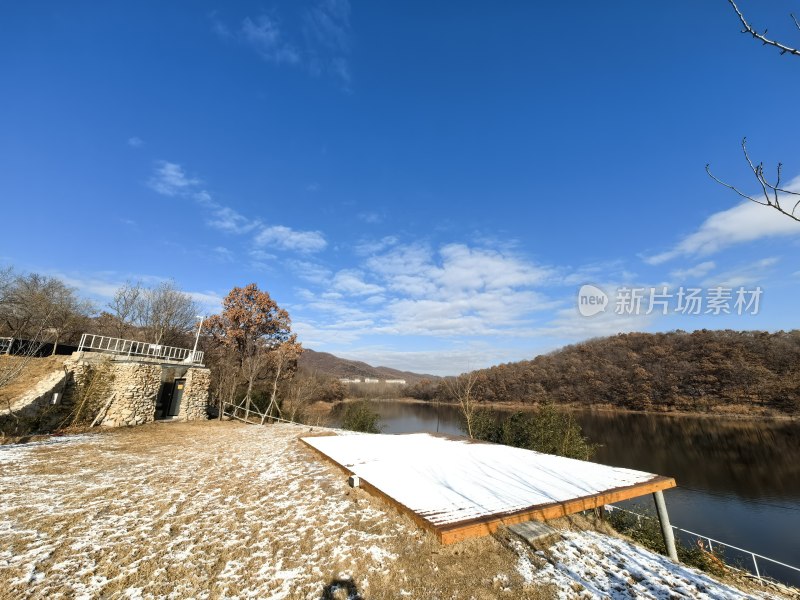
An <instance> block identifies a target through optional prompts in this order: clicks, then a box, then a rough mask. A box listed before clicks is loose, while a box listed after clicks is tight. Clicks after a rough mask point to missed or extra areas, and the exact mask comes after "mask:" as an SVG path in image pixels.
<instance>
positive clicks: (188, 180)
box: [147, 160, 202, 196]
mask: <svg viewBox="0 0 800 600" xmlns="http://www.w3.org/2000/svg"><path fill="white" fill-rule="evenodd" d="M147 183H148V185H149V186H150V187H151V188H152V189H153V190H155V191H156V192H158V193H159V194H162V195H164V196H178V195H182V194H186V193H189V192H191V191H193V190H195V189H196V187H197V186H199V185H200V184H201V183H202V182H201V181H200V180H199V179H195V178H193V177H189V176H188V175H186V173H185V171H184V170H183V167H181V166H180V165H179V164H177V163H172V162H168V161H166V160H161V161H158V163H157V166H156V172H155V173H154V174H153V176H152V177H151V178H150V180H149V181H148V182H147Z"/></svg>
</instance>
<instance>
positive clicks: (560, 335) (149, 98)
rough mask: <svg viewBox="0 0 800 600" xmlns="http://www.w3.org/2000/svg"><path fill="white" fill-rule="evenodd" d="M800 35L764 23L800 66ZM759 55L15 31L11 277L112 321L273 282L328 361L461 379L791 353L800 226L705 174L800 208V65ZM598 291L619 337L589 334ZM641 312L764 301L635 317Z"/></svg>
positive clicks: (750, 7)
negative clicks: (614, 347) (682, 290)
mask: <svg viewBox="0 0 800 600" xmlns="http://www.w3.org/2000/svg"><path fill="white" fill-rule="evenodd" d="M536 4H541V3H536ZM792 5H793V3H792V2H790V1H782V0H775V1H770V2H766V3H756V2H754V1H752V0H751V1H749V2H747V3H744V2H743V3H742V4H741V8H742V9H743V10H744V11H745V13H746V14H747V16H748V17H750V19H751V21H753V22H755V24H756V25H757V26H758V27H759V28H760V29H763V28H767V27H768V28H769V32H770V35H774V36H775V37H781V38H784V39H787V40H789V41H792V40H793V41H795V42H796V45H800V32H797V31H796V30H795V31H793V30H792V28H793V25H792V23H791V20H790V18H789V13H790V12H791V11H792V10H794V9H796V7H794V8H793V6H792ZM739 29H740V26H739V24H738V21H737V19H736V16H735V14H734V13H733V12H732V11H731V9H730V7H729V5H728V4H727V2H726V1H725V0H706V1H705V2H696V1H695V2H690V1H688V0H684V1H678V2H671V3H643V2H618V3H596V2H577V3H570V4H564V3H550V5H548V6H537V5H535V4H534V3H527V2H509V3H502V4H498V3H490V2H458V3H455V2H451V3H444V2H442V3H430V2H424V3H423V2H403V3H394V4H390V3H374V2H358V3H356V2H352V3H348V2H347V1H346V0H328V1H321V2H319V1H316V0H314V1H308V2H228V3H210V2H192V3H177V2H176V3H163V2H158V3H155V2H136V3H122V2H105V3H89V2H80V3H69V4H67V3H63V2H49V3H48V2H30V3H14V4H9V3H7V4H6V5H5V6H4V7H3V8H2V9H0V71H1V72H2V76H3V86H2V93H0V131H1V132H2V133H1V134H0V164H1V165H2V168H1V169H0V201H1V202H2V206H3V211H2V212H3V216H4V221H5V226H4V227H3V235H2V238H1V239H2V241H1V242H0V261H2V264H10V265H14V266H15V267H16V268H18V269H20V270H29V271H38V272H43V273H48V274H51V275H58V276H60V277H63V278H64V279H65V280H66V281H67V282H68V283H70V284H72V285H74V286H76V287H77V288H78V289H79V290H80V291H81V292H82V293H83V294H85V295H87V296H90V297H92V298H93V299H94V300H95V302H96V303H97V305H98V306H102V305H103V304H104V303H106V302H107V301H108V297H109V295H110V294H111V293H113V290H114V289H115V288H116V287H117V286H118V285H120V284H121V283H123V282H124V281H126V280H141V281H143V282H144V283H154V282H157V281H160V280H163V279H170V278H171V279H174V280H175V282H176V283H177V284H178V285H179V286H180V287H181V288H183V289H185V290H187V291H189V292H191V293H192V294H193V295H194V297H195V298H196V299H197V300H198V301H199V302H200V303H201V304H203V305H204V308H205V310H206V311H207V312H211V311H214V310H216V309H217V307H218V302H219V299H220V298H221V297H222V296H224V295H225V293H226V292H227V291H228V290H229V289H230V288H231V287H232V286H235V285H245V284H247V283H250V282H256V283H258V285H259V286H260V287H261V288H262V289H266V290H268V291H269V292H270V293H271V294H272V295H273V297H274V298H275V299H276V300H277V301H278V302H279V303H280V304H281V306H283V307H285V308H287V309H288V310H289V312H290V314H291V316H292V318H293V322H294V327H295V329H296V331H297V332H298V334H299V338H300V340H301V341H302V342H303V343H304V345H305V346H307V347H310V348H313V349H316V350H323V351H329V352H333V353H335V354H338V355H341V356H345V357H351V358H357V359H361V360H365V361H367V362H370V363H372V364H384V365H388V366H393V367H398V368H403V369H412V370H416V371H420V372H430V373H437V374H445V373H455V372H461V371H464V370H467V369H469V368H476V367H483V366H488V365H491V364H497V363H500V362H507V361H512V360H520V359H524V358H531V357H533V356H535V355H536V354H539V353H541V352H545V351H549V350H552V349H554V348H557V347H559V346H562V345H564V344H567V343H573V342H576V341H579V340H583V339H587V338H590V337H595V336H598V335H608V334H613V333H616V332H619V331H633V330H640V331H668V330H673V329H676V328H680V329H686V330H693V329H698V328H733V329H767V330H776V329H791V328H793V327H795V326H796V319H795V314H794V308H795V306H796V297H795V290H796V289H797V287H798V283H800V267H799V266H798V264H797V259H796V256H797V251H798V247H799V246H798V242H799V241H800V223H795V222H793V221H790V220H789V219H787V218H786V217H782V216H780V215H778V214H777V213H774V214H773V212H772V211H769V210H768V209H764V208H761V207H758V206H756V205H753V204H747V203H745V204H742V203H741V202H740V201H739V199H737V197H736V196H735V195H734V194H733V193H732V192H730V191H728V190H725V189H724V188H722V187H721V186H719V185H717V184H715V183H714V182H713V181H711V180H710V179H709V178H708V176H707V175H706V174H705V172H704V166H705V164H706V163H709V162H710V163H711V164H712V168H713V170H714V172H715V173H716V174H717V175H719V176H720V177H723V178H724V179H726V180H730V181H731V182H732V183H735V184H737V185H739V186H741V187H742V188H743V189H745V190H747V191H749V192H755V191H756V188H757V184H756V182H755V180H754V179H752V176H750V177H748V173H747V170H746V169H747V167H746V164H745V163H744V161H743V158H742V155H741V149H740V147H739V144H740V142H741V139H742V137H743V136H747V137H748V140H749V141H748V146H749V149H750V151H751V153H752V155H753V156H754V157H755V158H756V159H757V160H763V161H764V163H765V165H767V166H768V168H772V167H773V166H774V165H775V164H776V163H777V162H778V161H782V162H783V163H784V165H785V166H784V180H785V181H790V180H794V181H793V182H792V183H791V184H790V185H794V186H795V188H798V189H800V179H798V176H800V153H798V147H797V140H798V139H800V135H798V134H800V123H798V120H797V118H796V104H797V100H796V99H797V97H798V95H800V94H799V92H800V77H798V75H800V59H798V58H793V57H789V56H783V57H782V56H780V55H778V53H777V52H776V51H773V50H772V49H770V48H765V47H762V46H760V45H758V44H757V43H755V42H754V41H753V40H751V39H748V38H747V37H746V36H743V35H741V34H740V33H739ZM584 283H592V284H594V285H596V286H599V287H600V288H602V289H604V290H606V291H607V292H608V293H609V295H610V296H611V297H612V300H611V303H612V305H610V306H609V308H608V310H606V311H605V312H603V313H601V314H599V315H596V316H594V317H583V316H581V315H580V314H579V313H578V310H577V308H576V295H577V292H578V289H579V287H580V286H581V285H582V284H584ZM620 286H628V287H641V288H648V287H657V288H660V286H668V288H669V290H670V291H676V290H677V289H678V288H679V287H681V286H695V287H698V288H702V289H707V288H711V287H714V286H726V287H730V288H732V289H736V288H738V287H742V286H743V287H746V288H747V289H753V288H755V286H760V287H761V288H762V290H763V294H762V296H761V298H760V307H759V312H758V314H757V315H753V314H744V315H738V314H730V315H715V314H705V312H703V313H702V314H699V315H681V314H675V312H674V311H672V310H670V311H669V314H668V315H666V316H665V315H662V314H658V312H659V311H655V312H653V313H652V314H650V315H645V314H640V315H631V314H616V312H615V310H614V306H613V302H614V300H613V297H614V294H615V291H614V290H617V289H618V288H619V287H620ZM734 313H735V311H734Z"/></svg>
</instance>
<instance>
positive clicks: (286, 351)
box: [261, 335, 303, 424]
mask: <svg viewBox="0 0 800 600" xmlns="http://www.w3.org/2000/svg"><path fill="white" fill-rule="evenodd" d="M302 351H303V348H302V347H301V346H300V344H298V343H297V336H296V335H292V336H291V337H290V338H289V339H288V340H286V341H285V342H283V343H282V344H280V345H279V346H277V347H276V348H275V349H274V350H273V351H272V352H270V354H269V361H268V365H269V367H270V368H271V373H270V379H271V380H272V391H271V393H270V398H269V406H268V407H267V410H265V411H264V417H263V418H262V419H261V422H262V424H263V423H264V420H265V419H266V417H267V415H270V414H272V413H271V411H272V410H275V411H276V412H277V413H278V416H279V417H281V418H282V417H283V414H282V413H281V406H280V402H278V384H279V383H280V381H281V380H282V379H286V378H288V377H291V376H292V375H293V374H294V368H293V367H296V366H297V359H298V357H299V356H300V353H301V352H302Z"/></svg>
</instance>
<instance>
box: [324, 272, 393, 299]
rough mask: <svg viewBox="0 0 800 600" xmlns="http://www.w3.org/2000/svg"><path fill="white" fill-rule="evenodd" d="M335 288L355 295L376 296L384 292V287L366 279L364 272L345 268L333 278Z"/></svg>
mask: <svg viewBox="0 0 800 600" xmlns="http://www.w3.org/2000/svg"><path fill="white" fill-rule="evenodd" d="M333 289H335V290H338V291H340V292H344V293H346V294H350V295H353V296H374V295H375V294H380V293H381V292H383V287H381V286H379V285H376V284H374V283H367V282H366V281H364V274H363V273H361V272H359V271H356V270H343V271H339V272H338V273H336V275H335V277H334V278H333Z"/></svg>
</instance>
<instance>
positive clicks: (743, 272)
mask: <svg viewBox="0 0 800 600" xmlns="http://www.w3.org/2000/svg"><path fill="white" fill-rule="evenodd" d="M778 262H779V259H778V258H776V257H769V258H762V259H760V260H756V261H750V262H747V263H745V264H740V265H737V266H736V267H735V268H733V269H729V270H727V271H724V272H722V273H719V274H716V275H713V276H711V277H708V278H707V279H706V280H705V281H704V282H703V285H704V286H705V287H709V288H710V287H717V286H720V287H725V288H738V287H742V286H751V285H754V284H757V283H761V282H763V281H765V280H766V279H768V278H769V276H770V275H771V271H772V267H774V266H775V265H777V264H778Z"/></svg>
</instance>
